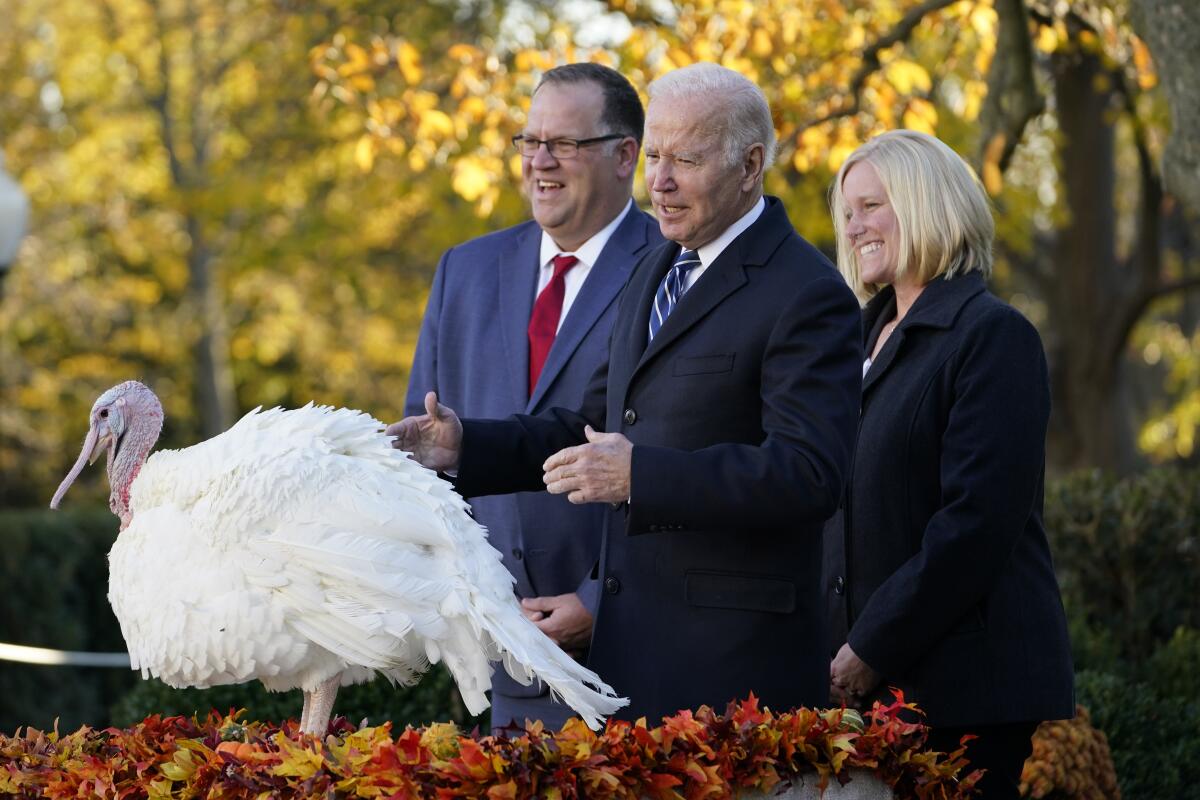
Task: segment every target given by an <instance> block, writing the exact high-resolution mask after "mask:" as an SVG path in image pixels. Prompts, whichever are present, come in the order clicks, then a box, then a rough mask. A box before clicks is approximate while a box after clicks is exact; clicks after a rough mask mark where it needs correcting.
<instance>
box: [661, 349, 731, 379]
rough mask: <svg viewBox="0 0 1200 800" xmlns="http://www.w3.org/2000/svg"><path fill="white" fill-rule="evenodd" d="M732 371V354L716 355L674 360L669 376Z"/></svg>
mask: <svg viewBox="0 0 1200 800" xmlns="http://www.w3.org/2000/svg"><path fill="white" fill-rule="evenodd" d="M731 369H733V353H718V354H717V355H712V356H686V357H680V358H677V359H675V363H674V364H673V365H672V366H671V374H672V375H675V376H677V377H678V376H682V375H706V374H709V373H715V372H729V371H730V370H731Z"/></svg>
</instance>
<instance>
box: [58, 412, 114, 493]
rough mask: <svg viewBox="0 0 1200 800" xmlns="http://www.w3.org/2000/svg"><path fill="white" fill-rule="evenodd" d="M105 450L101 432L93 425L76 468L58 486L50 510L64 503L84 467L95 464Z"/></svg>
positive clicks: (106, 437) (76, 461) (107, 437)
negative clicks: (64, 497) (65, 495)
mask: <svg viewBox="0 0 1200 800" xmlns="http://www.w3.org/2000/svg"><path fill="white" fill-rule="evenodd" d="M109 438H111V437H110V436H109V435H107V434H106V435H105V437H104V439H105V440H107V439H109ZM103 450H104V447H103V446H102V444H101V438H100V431H99V430H98V429H97V426H96V425H92V427H91V428H89V429H88V434H87V438H86V439H84V440H83V450H81V451H80V453H79V458H77V459H76V460H75V466H73V467H71V471H70V472H68V473H67V477H65V478H63V482H62V483H60V484H59V485H58V491H56V492H55V493H54V499H52V500H51V501H50V508H58V504H59V503H60V502H62V499H63V495H64V494H66V493H67V489H69V488H70V486H71V484H72V483H74V482H75V479H76V478H78V477H79V473H81V472H83V466H84V465H85V464H92V463H95V461H96V459H97V458H99V457H100V453H101V452H103Z"/></svg>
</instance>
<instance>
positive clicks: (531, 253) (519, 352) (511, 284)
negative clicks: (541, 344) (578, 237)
mask: <svg viewBox="0 0 1200 800" xmlns="http://www.w3.org/2000/svg"><path fill="white" fill-rule="evenodd" d="M541 234H542V231H541V228H539V227H538V226H537V225H530V226H529V227H528V228H527V229H526V230H525V231H523V232H522V233H521V236H520V237H519V238H518V239H517V240H516V242H515V243H514V244H513V246H512V247H509V248H506V249H505V250H502V251H501V252H500V256H499V263H500V268H499V270H498V272H499V276H500V289H499V291H500V308H501V309H503V311H502V312H501V321H500V330H501V336H502V337H503V339H504V351H505V356H506V360H505V363H506V364H508V365H510V367H511V368H510V369H507V370H505V372H507V373H508V381H509V387H510V391H511V393H512V395H511V396H512V397H513V399H514V400H515V403H514V405H516V406H517V407H523V406H524V405H525V404H526V402H527V401H528V399H529V315H530V314H531V313H532V312H533V292H534V289H535V288H536V287H537V270H538V267H539V264H538V256H539V255H540V252H541Z"/></svg>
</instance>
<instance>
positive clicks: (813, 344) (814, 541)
mask: <svg viewBox="0 0 1200 800" xmlns="http://www.w3.org/2000/svg"><path fill="white" fill-rule="evenodd" d="M678 253H679V246H678V245H674V244H667V245H664V246H663V247H661V248H659V249H657V250H655V251H653V252H651V253H650V254H649V255H648V256H647V257H646V258H644V259H643V260H642V261H641V263H640V264H639V265H638V266H637V267H636V268H635V271H634V274H633V277H632V278H631V281H630V284H629V285H628V286H627V287H626V290H625V293H624V295H623V296H622V300H621V304H620V307H619V308H618V310H617V318H616V321H615V323H614V325H613V338H612V342H611V343H610V346H609V362H608V364H607V365H606V366H605V367H603V368H601V370H600V371H599V372H598V373H597V375H596V377H595V378H594V379H593V382H592V385H591V386H590V387H589V390H588V392H587V394H586V395H585V397H584V401H583V404H582V407H581V408H580V409H579V410H565V409H553V410H550V411H548V412H546V413H545V414H542V415H539V416H538V417H529V416H519V417H513V418H510V419H509V420H506V421H491V422H483V421H469V420H468V421H464V449H463V456H462V460H461V464H460V469H459V477H458V485H459V489H460V490H461V491H463V493H464V494H466V495H468V496H474V495H478V494H483V493H490V492H507V491H518V490H526V489H531V488H534V487H540V486H541V485H542V484H541V480H542V468H541V467H542V462H543V461H544V460H545V459H546V458H547V457H548V456H549V455H551V454H553V453H555V452H557V451H558V450H560V449H561V448H563V447H567V446H571V445H575V444H579V443H581V442H582V441H584V436H583V427H584V425H585V424H587V423H590V424H592V425H593V426H594V427H596V428H597V429H602V430H607V431H619V432H621V433H623V434H624V435H625V436H627V437H628V438H629V439H630V440H631V441H632V442H633V444H634V449H633V465H632V470H633V474H632V484H631V485H632V497H631V502H630V503H629V504H624V503H622V504H618V507H617V508H614V509H610V510H609V512H608V513H609V520H608V526H607V529H606V533H605V537H604V543H603V548H602V556H601V564H600V577H602V579H603V585H604V592H603V594H602V596H601V602H600V607H599V613H598V616H597V618H596V625H595V629H594V632H593V638H592V646H591V650H590V656H589V662H588V663H589V666H591V667H592V668H593V669H594V670H596V672H597V673H599V675H600V677H601V678H603V679H604V680H605V681H608V682H609V683H611V685H612V686H613V687H614V688H615V689H616V690H617V691H618V692H619V693H621V694H623V695H626V696H628V697H629V698H630V700H631V705H630V707H629V708H627V709H625V710H624V711H623V712H622V713H621V714H620V716H622V717H625V718H629V719H635V718H637V717H638V716H641V715H646V716H647V717H649V718H650V720H651V722H654V723H656V722H657V721H658V718H659V717H660V716H662V715H664V714H671V713H674V712H676V711H678V710H679V709H682V708H695V707H697V706H700V705H702V704H707V705H710V706H714V707H716V708H718V709H719V710H724V708H725V704H726V703H727V702H728V701H729V700H732V699H735V698H741V697H745V696H746V695H748V694H749V693H750V692H754V693H756V694H757V695H758V696H759V697H760V698H762V699H763V700H764V701H765V702H766V703H767V704H768V705H770V706H771V707H773V708H776V709H784V708H789V707H792V706H796V705H800V704H804V705H815V704H821V703H823V702H824V700H825V698H826V694H827V687H828V668H829V665H828V659H827V658H826V655H825V641H826V640H825V637H824V630H823V628H824V614H823V610H822V608H823V603H822V598H821V589H820V583H819V581H820V567H821V530H822V525H823V523H824V521H825V520H826V519H827V518H828V517H829V515H830V514H832V513H833V511H834V509H835V508H836V507H837V502H838V498H839V497H840V496H841V491H842V486H843V479H844V477H845V473H846V469H847V467H848V465H849V462H850V454H851V449H852V446H853V440H854V424H855V410H856V409H857V408H858V397H859V391H860V386H861V372H862V370H861V363H862V350H861V334H860V329H859V325H860V317H859V312H858V308H857V304H856V303H855V301H854V296H853V294H852V293H851V292H850V290H849V289H848V288H847V287H846V285H845V283H844V282H843V281H842V279H841V278H840V277H839V276H838V274H837V272H836V271H835V270H834V269H833V268H832V265H830V263H829V262H828V260H827V259H825V258H824V257H823V256H822V255H821V254H820V253H819V252H818V251H817V250H816V249H815V248H813V247H812V246H811V245H809V244H808V243H807V242H805V241H804V240H803V239H801V238H800V237H799V236H797V235H796V233H795V231H794V230H793V229H792V226H791V223H790V222H789V221H788V219H787V214H786V212H785V211H784V209H783V206H782V204H781V203H780V202H779V201H778V200H775V199H773V198H768V201H767V207H766V210H765V211H764V212H763V214H762V216H760V217H759V219H758V220H757V221H756V222H755V223H754V224H753V225H752V226H751V227H750V228H749V229H747V230H746V231H744V232H743V233H742V234H741V235H740V236H738V237H737V238H736V239H735V240H734V241H733V242H732V243H731V244H730V245H729V247H728V248H726V250H725V251H724V252H722V254H721V255H720V257H719V258H717V260H716V261H715V262H713V264H711V265H710V266H709V267H708V269H707V270H706V271H705V273H704V274H703V275H702V276H701V277H700V279H699V280H698V281H697V282H696V284H695V286H693V287H692V288H691V289H689V290H688V292H687V293H686V294H685V295H684V296H683V297H682V299H681V300H680V302H679V305H678V306H677V308H676V309H675V311H674V312H673V313H672V314H671V316H670V317H669V318H668V319H667V320H666V323H665V324H664V325H663V327H662V329H661V330H660V331H659V333H658V335H657V336H656V337H655V338H654V341H653V342H652V343H651V344H650V346H649V347H647V346H646V339H647V333H646V330H647V320H648V318H649V313H650V307H651V304H652V300H653V297H654V293H655V291H656V290H657V288H658V285H659V282H660V281H661V280H662V277H663V275H665V274H666V271H667V269H669V268H670V266H671V264H672V263H673V262H674V260H675V257H676V256H677V255H678Z"/></svg>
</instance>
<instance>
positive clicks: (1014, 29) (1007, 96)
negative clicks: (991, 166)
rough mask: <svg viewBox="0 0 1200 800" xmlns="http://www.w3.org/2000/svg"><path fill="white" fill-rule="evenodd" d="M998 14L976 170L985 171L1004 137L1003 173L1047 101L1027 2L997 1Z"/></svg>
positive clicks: (981, 117)
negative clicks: (1037, 73) (1036, 71)
mask: <svg viewBox="0 0 1200 800" xmlns="http://www.w3.org/2000/svg"><path fill="white" fill-rule="evenodd" d="M996 13H997V14H998V15H999V17H1000V31H999V35H998V41H997V43H996V54H995V55H994V56H993V57H992V64H991V67H990V68H989V70H988V93H987V98H986V100H985V101H984V107H983V112H982V114H981V116H980V123H981V125H982V127H983V135H982V136H981V137H980V141H979V153H978V155H977V157H976V166H977V167H979V168H982V166H983V162H984V158H985V154H986V153H987V152H989V150H990V149H991V148H992V146H993V144H992V143H993V142H994V141H995V139H996V137H997V136H1000V137H1002V139H1001V141H1002V147H1001V150H1000V154H999V157H998V159H997V161H996V166H997V167H998V168H999V170H1000V172H1001V173H1003V172H1004V171H1005V170H1006V169H1008V163H1009V161H1010V160H1011V159H1012V155H1013V153H1014V152H1015V151H1016V149H1017V145H1018V144H1019V143H1020V141H1021V138H1022V136H1023V135H1024V133H1025V127H1026V126H1027V125H1028V124H1029V122H1030V121H1031V120H1033V119H1034V118H1035V117H1037V116H1038V115H1039V114H1041V113H1042V112H1043V111H1044V110H1045V108H1046V100H1045V98H1044V97H1043V96H1042V94H1041V93H1040V92H1039V91H1038V89H1037V85H1036V83H1035V82H1034V76H1033V43H1032V42H1031V40H1030V37H1029V13H1028V11H1027V10H1026V8H1025V3H1024V1H1023V0H996ZM981 171H982V170H981Z"/></svg>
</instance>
